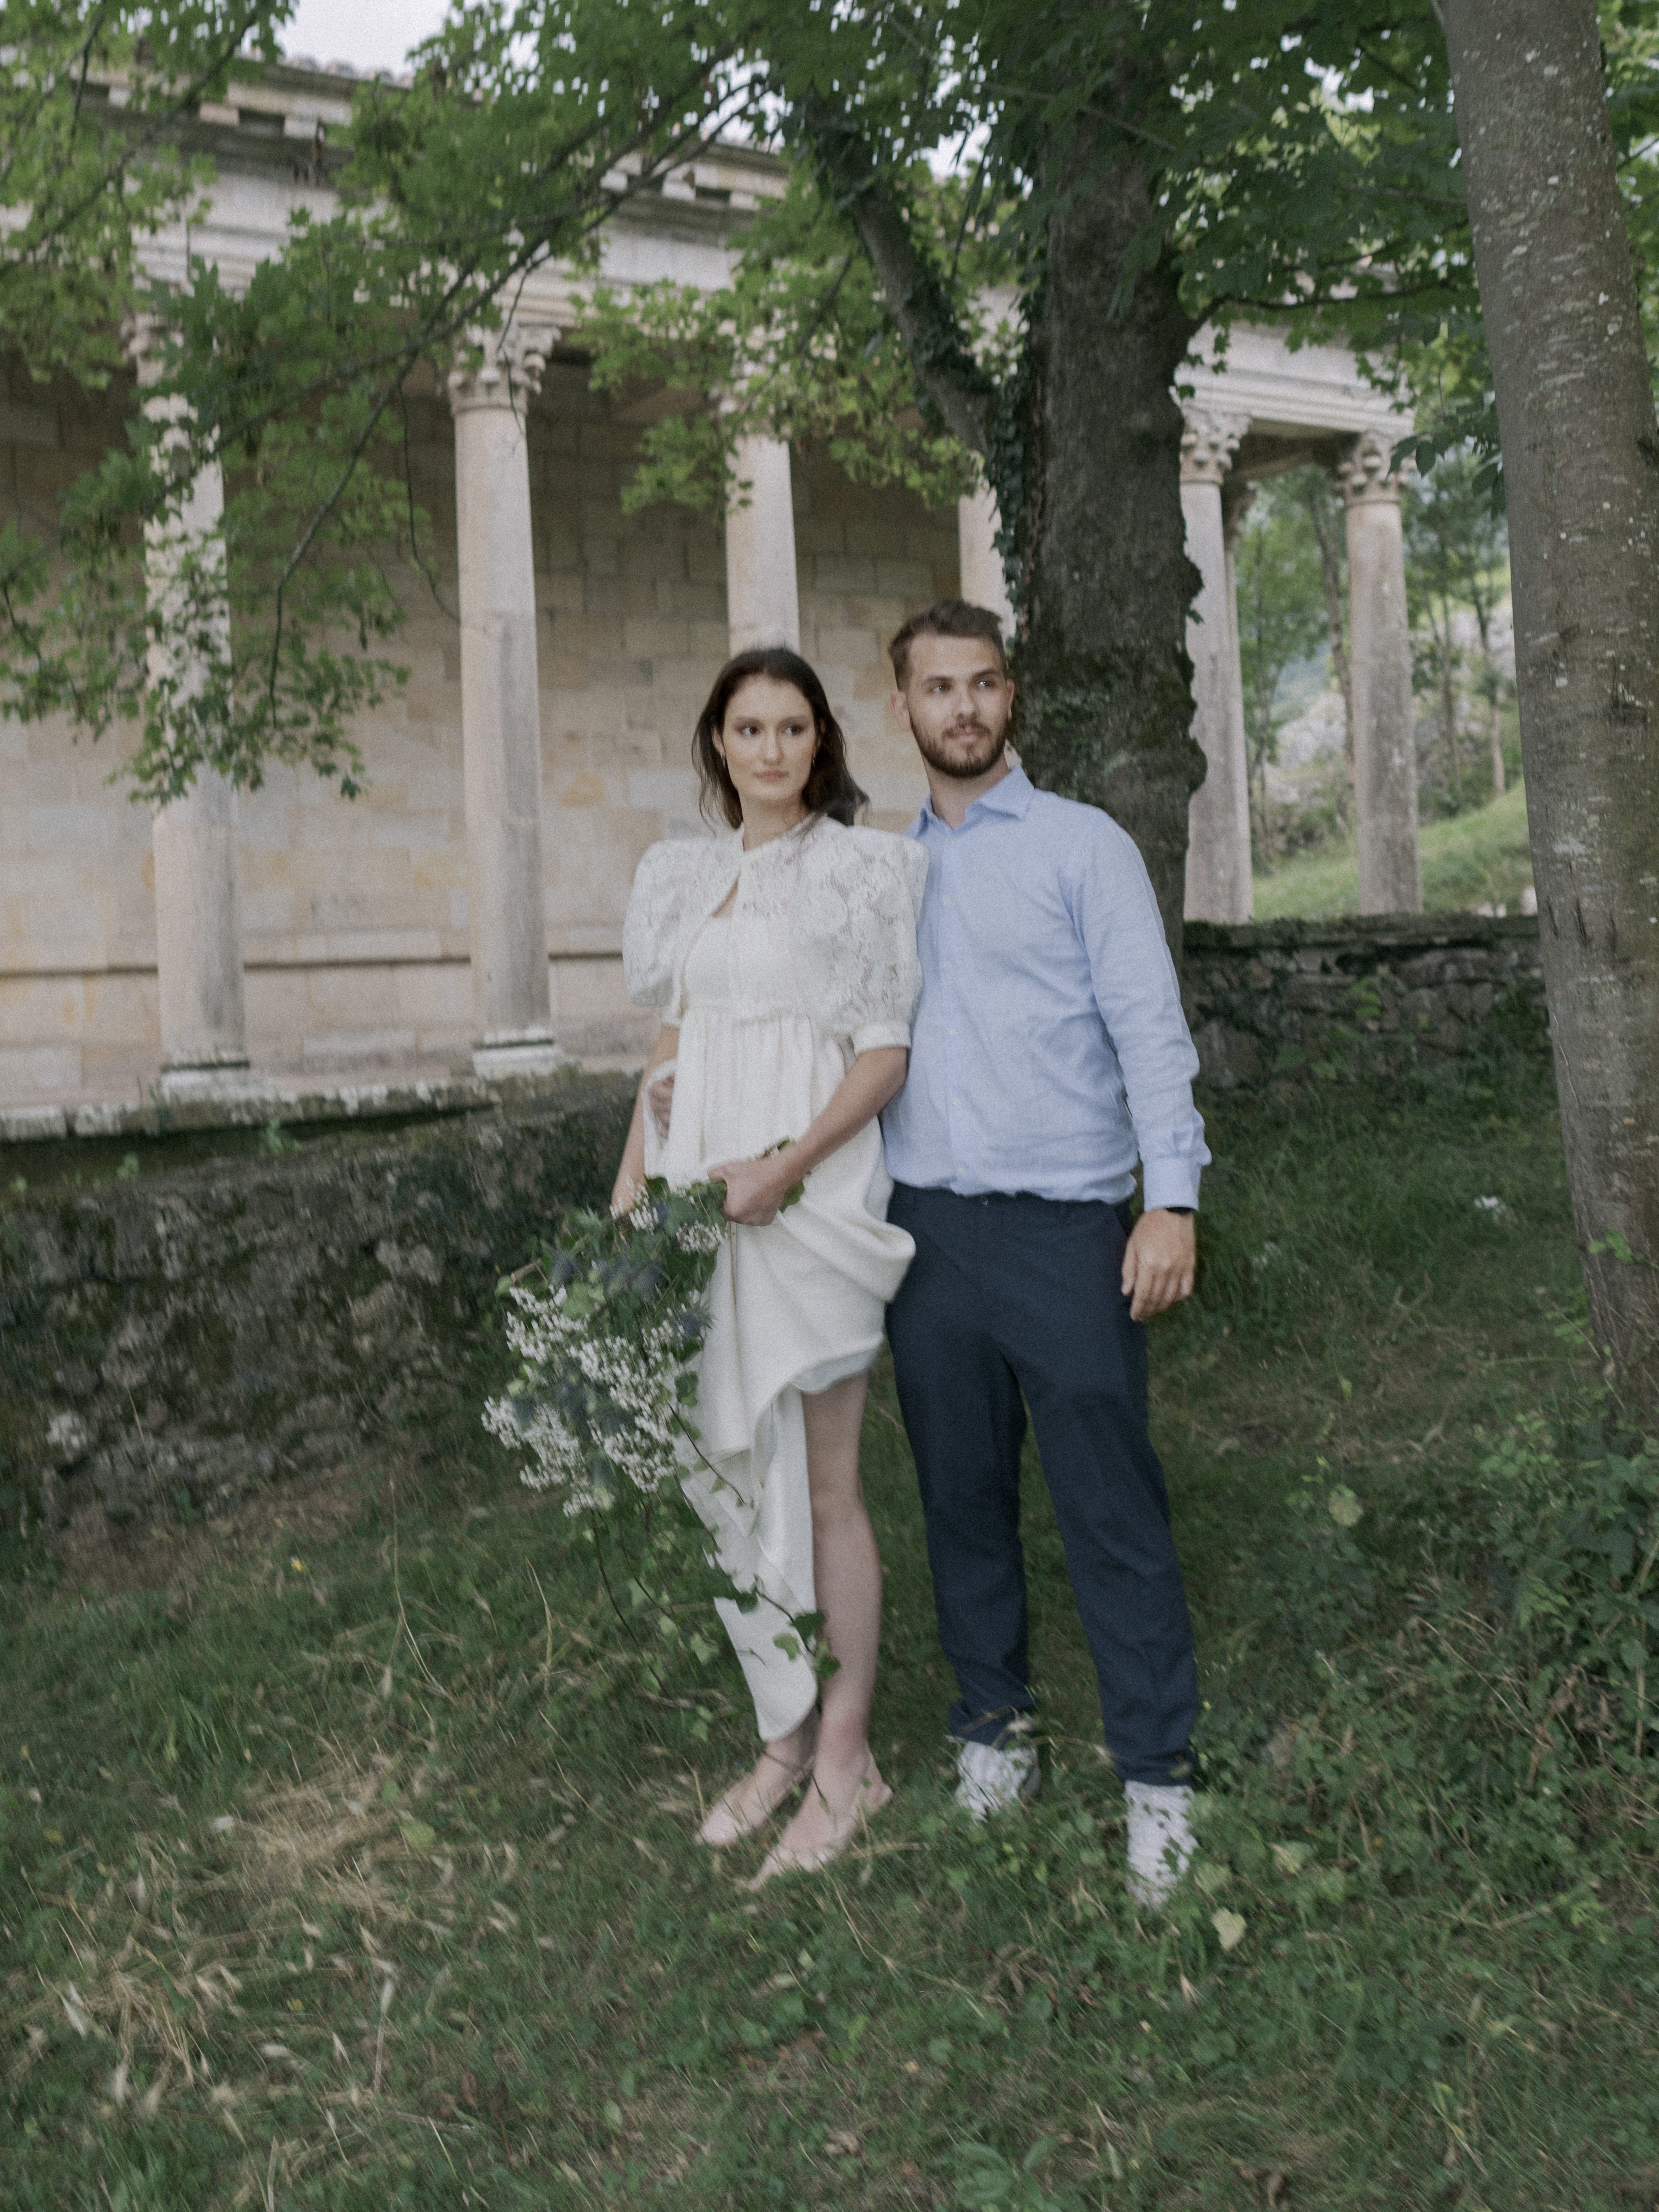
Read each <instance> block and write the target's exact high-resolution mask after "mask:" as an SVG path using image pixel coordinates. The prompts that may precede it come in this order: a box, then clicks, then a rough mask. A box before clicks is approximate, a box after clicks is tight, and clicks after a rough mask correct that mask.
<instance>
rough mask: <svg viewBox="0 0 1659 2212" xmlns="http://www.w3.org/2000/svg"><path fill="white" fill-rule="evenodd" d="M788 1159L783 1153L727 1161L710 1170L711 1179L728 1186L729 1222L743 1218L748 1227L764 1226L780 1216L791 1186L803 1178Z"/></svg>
mask: <svg viewBox="0 0 1659 2212" xmlns="http://www.w3.org/2000/svg"><path fill="white" fill-rule="evenodd" d="M787 1158H788V1155H787V1153H781V1154H775V1155H773V1157H771V1158H769V1159H763V1160H727V1161H726V1162H725V1164H723V1165H722V1166H720V1167H717V1168H710V1169H709V1170H708V1179H709V1181H710V1182H723V1183H724V1184H725V1185H726V1219H727V1220H728V1221H740V1222H741V1223H742V1224H743V1225H744V1228H745V1229H764V1228H765V1226H766V1225H767V1223H768V1222H769V1221H775V1219H776V1218H777V1215H778V1209H779V1208H780V1207H781V1206H782V1204H783V1201H784V1200H785V1199H786V1198H787V1196H788V1195H789V1191H790V1187H791V1185H792V1184H793V1183H795V1182H799V1176H798V1174H797V1172H796V1170H794V1169H793V1167H788V1166H785V1165H784V1164H782V1163H783V1162H784V1161H786V1160H787Z"/></svg>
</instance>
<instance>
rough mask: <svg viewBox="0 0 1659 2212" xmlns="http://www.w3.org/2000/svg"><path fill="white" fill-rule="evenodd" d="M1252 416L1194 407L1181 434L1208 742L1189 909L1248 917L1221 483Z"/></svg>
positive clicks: (1196, 680)
mask: <svg viewBox="0 0 1659 2212" xmlns="http://www.w3.org/2000/svg"><path fill="white" fill-rule="evenodd" d="M1249 427H1250V424H1249V416H1246V415H1227V414H1221V413H1218V411H1217V410H1214V409H1212V408H1207V407H1203V408H1200V407H1192V408H1188V410H1187V427H1186V429H1185V431H1184V432H1183V434H1182V441H1181V511H1182V515H1183V517H1184V518H1185V520H1186V525H1187V553H1188V558H1189V559H1190V560H1191V561H1192V562H1193V564H1194V567H1195V568H1197V570H1198V572H1199V575H1200V579H1201V580H1200V585H1199V589H1198V596H1197V598H1196V599H1194V602H1193V608H1192V614H1191V617H1190V618H1189V619H1188V624H1187V650H1188V653H1190V654H1191V655H1192V662H1193V735H1194V738H1196V739H1197V740H1198V742H1199V744H1200V745H1201V746H1202V747H1203V749H1204V758H1205V761H1206V763H1207V767H1206V773H1205V777H1204V781H1203V782H1202V783H1201V784H1200V786H1199V787H1198V789H1197V790H1196V791H1195V792H1194V793H1193V796H1192V803H1191V805H1190V807H1189V809H1188V816H1187V824H1188V827H1187V891H1186V902H1185V912H1186V917H1187V919H1188V921H1249V919H1250V916H1251V915H1252V913H1253V912H1254V910H1255V908H1254V903H1253V896H1252V891H1251V884H1250V781H1249V755H1248V753H1247V751H1246V749H1245V744H1244V693H1243V684H1242V682H1241V680H1240V677H1239V666H1238V615H1237V607H1236V605H1235V604H1234V599H1233V590H1232V563H1231V558H1230V556H1229V551H1228V545H1227V534H1226V529H1225V524H1224V521H1223V518H1222V511H1221V483H1222V478H1223V477H1225V475H1226V473H1227V471H1228V468H1229V466H1230V465H1231V461H1232V457H1233V454H1234V453H1235V452H1236V451H1237V447H1238V443H1239V441H1240V440H1241V439H1242V438H1243V435H1244V433H1245V432H1246V431H1247V430H1248V429H1249Z"/></svg>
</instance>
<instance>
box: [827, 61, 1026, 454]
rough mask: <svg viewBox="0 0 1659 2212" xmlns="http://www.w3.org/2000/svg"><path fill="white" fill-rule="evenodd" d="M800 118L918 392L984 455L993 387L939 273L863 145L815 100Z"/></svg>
mask: <svg viewBox="0 0 1659 2212" xmlns="http://www.w3.org/2000/svg"><path fill="white" fill-rule="evenodd" d="M801 118H802V122H803V125H804V127H805V131H806V135H807V137H808V140H809V141H810V143H811V148H812V151H813V153H814V155H816V156H817V162H818V166H819V167H820V168H821V169H822V170H823V175H824V178H825V180H826V182H827V183H828V185H829V188H830V191H831V193H832V194H833V197H834V199H835V202H836V205H837V206H838V207H840V208H842V209H843V210H845V211H846V213H847V215H848V216H849V217H850V219H851V221H852V223H853V226H854V229H855V230H856V231H857V232H858V234H859V240H860V244H861V245H862V246H863V247H864V250H865V252H866V253H867V254H868V255H869V257H870V263H871V266H872V268H873V269H874V270H875V272H876V281H877V282H878V283H879V284H880V286H881V289H882V296H883V297H884V300H885V301H886V302H887V307H888V311H889V313H890V314H891V316H892V318H893V320H894V322H895V323H896V325H898V333H899V336H900V337H902V339H903V341H904V345H905V350H906V351H907V352H908V355H909V356H910V359H911V361H912V362H913V363H914V365H915V372H916V376H917V379H918V380H919V382H920V383H921V386H922V389H923V390H924V391H925V392H927V396H928V398H930V399H931V400H932V401H933V404H934V405H935V406H936V407H937V408H938V409H939V413H940V414H941V415H942V416H944V417H945V422H946V424H947V425H948V427H949V428H950V429H951V432H952V433H953V434H954V435H956V436H957V438H959V439H960V440H961V441H962V442H963V445H964V446H966V447H969V449H970V450H971V451H972V452H974V453H985V452H986V451H987V447H988V445H989V442H990V410H991V400H992V398H993V395H994V392H995V386H994V381H993V380H992V379H991V377H990V376H989V375H988V374H987V372H986V371H985V370H984V369H983V368H981V366H980V364H979V362H977V361H975V358H974V356H973V352H972V350H971V349H970V348H969V343H968V340H967V337H966V334H965V333H964V331H963V327H962V325H961V323H960V322H959V320H958V319H957V313H956V309H955V307H953V305H952V304H951V298H950V295H949V294H948V292H947V291H946V289H945V284H944V283H943V281H942V279H941V278H940V276H939V271H938V270H936V269H934V268H933V265H932V264H931V263H930V262H929V261H927V259H926V258H924V257H923V255H922V254H921V252H919V251H918V249H917V246H916V244H915V240H914V239H913V238H912V236H911V234H910V225H909V223H908V220H907V219H906V216H905V212H904V210H903V208H902V206H901V205H900V204H899V201H898V199H897V197H896V195H895V194H894V192H893V191H892V190H891V189H890V186H889V185H887V184H886V183H885V182H884V180H883V179H882V177H881V174H880V173H879V171H878V168H877V167H876V162H875V157H874V155H872V152H871V150H870V147H869V144H868V142H867V141H866V139H865V138H864V137H862V136H861V135H860V132H859V131H858V130H857V129H856V128H855V126H854V125H852V124H850V123H849V122H848V120H847V118H846V117H845V115H844V114H842V113H841V112H837V111H836V110H834V109H832V108H830V107H829V106H828V104H827V103H826V102H824V101H823V100H820V99H819V98H818V97H817V94H813V95H811V96H810V97H809V98H808V99H807V100H805V102H803V104H802V108H801Z"/></svg>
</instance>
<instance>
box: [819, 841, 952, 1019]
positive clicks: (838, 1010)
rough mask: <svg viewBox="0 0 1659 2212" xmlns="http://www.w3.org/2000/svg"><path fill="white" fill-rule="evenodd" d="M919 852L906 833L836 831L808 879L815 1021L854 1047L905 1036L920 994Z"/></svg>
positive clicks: (922, 878) (922, 879)
mask: <svg viewBox="0 0 1659 2212" xmlns="http://www.w3.org/2000/svg"><path fill="white" fill-rule="evenodd" d="M926 885H927V854H926V853H924V852H923V851H922V849H921V846H920V845H918V844H916V843H915V842H914V840H912V839H910V838H908V837H895V836H890V835H888V834H887V833H886V832H884V831H883V830H879V829H848V830H842V831H841V833H840V834H839V835H838V836H836V837H835V838H834V840H833V843H832V844H831V846H830V848H829V852H828V853H827V854H826V865H825V866H824V867H823V869H822V871H821V872H820V878H819V881H818V883H817V884H816V885H815V887H814V889H815V896H813V899H812V902H811V904H812V923H813V927H812V928H811V933H810V936H811V951H812V965H813V967H814V968H815V969H817V977H818V979H819V988H818V990H817V991H815V992H814V994H813V995H814V997H815V998H816V999H817V1000H818V1006H817V1009H816V1012H817V1020H818V1022H819V1024H820V1025H821V1026H822V1027H823V1028H824V1029H826V1030H829V1031H830V1032H831V1034H832V1035H835V1036H846V1037H850V1039H851V1040H852V1045H853V1050H854V1052H855V1053H860V1052H873V1051H875V1050H876V1049H877V1048H878V1047H880V1046H883V1045H902V1046H906V1047H908V1044H909V1042H910V1024H911V1021H912V1019H913V1018H914V1017H915V1011H916V1002H917V1000H919V999H920V998H921V961H920V960H919V959H918V957H917V956H916V921H917V918H918V916H919V915H920V914H921V894H922V891H923V890H924V889H925V887H926Z"/></svg>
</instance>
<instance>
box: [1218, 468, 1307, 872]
mask: <svg viewBox="0 0 1659 2212" xmlns="http://www.w3.org/2000/svg"><path fill="white" fill-rule="evenodd" d="M1233 562H1234V571H1235V574H1236V575H1237V583H1238V657H1239V665H1240V668H1241V671H1242V673H1243V680H1244V735H1245V741H1246V743H1247V744H1248V746H1249V772H1250V784H1251V788H1252V791H1253V793H1254V799H1253V805H1254V807H1255V817H1256V823H1257V833H1258V836H1259V838H1260V841H1261V858H1262V860H1263V863H1264V864H1267V863H1270V862H1271V861H1272V860H1273V808H1272V805H1271V802H1270V800H1269V798H1268V793H1267V769H1268V767H1269V765H1270V763H1272V762H1273V761H1274V760H1276V759H1277V758H1278V757H1279V731H1280V730H1281V729H1282V728H1283V726H1284V724H1285V714H1284V711H1283V709H1282V708H1281V707H1280V704H1279V686H1280V684H1282V682H1283V680H1284V678H1285V671H1286V670H1287V669H1290V668H1292V667H1294V666H1295V665H1296V663H1297V661H1300V660H1306V659H1309V658H1310V655H1312V654H1313V653H1316V652H1317V651H1318V650H1319V647H1321V645H1322V644H1323V643H1324V642H1325V641H1326V635H1327V615H1326V609H1325V604H1324V594H1323V590H1322V584H1321V580H1320V559H1319V546H1318V541H1317V540H1316V538H1315V536H1314V533H1313V532H1312V530H1311V529H1310V526H1309V522H1308V515H1307V510H1306V507H1305V506H1304V503H1303V501H1302V499H1301V498H1299V497H1298V496H1297V492H1296V491H1293V490H1290V489H1282V488H1281V487H1280V485H1279V484H1277V483H1269V484H1267V485H1266V486H1265V487H1264V488H1263V489H1261V491H1259V492H1258V493H1257V495H1256V497H1255V502H1254V504H1253V505H1252V507H1251V509H1250V512H1249V514H1248V515H1247V516H1246V518H1245V520H1244V526H1243V529H1242V531H1241V532H1240V533H1239V537H1238V542H1237V547H1236V549H1235V551H1234V556H1233Z"/></svg>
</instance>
